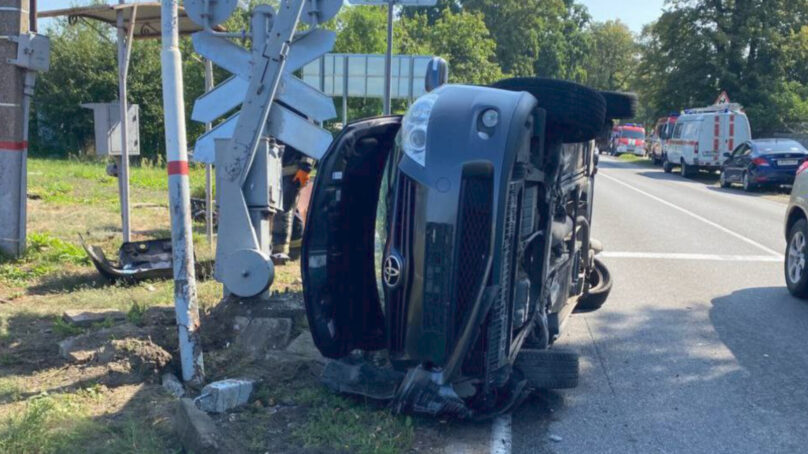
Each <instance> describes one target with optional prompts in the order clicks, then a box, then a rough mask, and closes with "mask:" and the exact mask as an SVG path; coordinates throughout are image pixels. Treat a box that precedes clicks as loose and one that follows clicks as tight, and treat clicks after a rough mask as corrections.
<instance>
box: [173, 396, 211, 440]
mask: <svg viewBox="0 0 808 454" xmlns="http://www.w3.org/2000/svg"><path fill="white" fill-rule="evenodd" d="M174 430H175V431H176V432H177V436H178V438H179V439H180V442H181V443H182V445H183V446H184V447H185V450H186V451H187V452H194V453H197V454H208V453H210V454H214V453H218V452H221V450H220V443H219V436H218V434H217V431H216V424H215V423H214V422H213V419H211V417H210V416H208V414H207V413H205V412H204V411H202V410H200V409H198V408H196V406H195V405H194V401H193V400H191V399H181V400H180V401H179V402H178V403H177V408H176V410H175V412H174Z"/></svg>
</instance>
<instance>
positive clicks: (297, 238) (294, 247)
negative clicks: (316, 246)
mask: <svg viewBox="0 0 808 454" xmlns="http://www.w3.org/2000/svg"><path fill="white" fill-rule="evenodd" d="M302 242H303V216H302V215H301V214H300V211H299V210H297V209H296V210H295V217H294V219H293V221H292V240H291V241H290V242H289V259H290V260H297V259H299V258H300V245H301V243H302Z"/></svg>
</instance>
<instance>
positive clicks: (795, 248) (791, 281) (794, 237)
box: [785, 219, 808, 298]
mask: <svg viewBox="0 0 808 454" xmlns="http://www.w3.org/2000/svg"><path fill="white" fill-rule="evenodd" d="M806 246H808V222H806V221H805V219H800V220H799V221H797V222H796V223H795V224H794V225H793V226H791V229H790V230H789V232H788V246H786V260H785V273H786V286H787V287H788V291H789V292H791V294H792V295H794V296H796V297H798V298H808V269H806V268H808V267H806V257H805V256H806V252H808V251H806Z"/></svg>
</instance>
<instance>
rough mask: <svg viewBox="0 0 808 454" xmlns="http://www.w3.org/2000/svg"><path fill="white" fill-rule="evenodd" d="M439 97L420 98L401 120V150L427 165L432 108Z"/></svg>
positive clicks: (427, 95) (429, 95)
mask: <svg viewBox="0 0 808 454" xmlns="http://www.w3.org/2000/svg"><path fill="white" fill-rule="evenodd" d="M437 100H438V95H437V94H435V93H429V94H426V95H424V96H421V97H420V98H418V99H417V100H416V101H415V102H414V103H413V104H412V106H410V108H409V110H407V114H406V115H404V119H403V120H401V148H402V149H403V150H404V153H406V155H407V156H409V157H410V159H412V160H413V161H415V162H417V163H418V164H421V166H425V165H426V138H427V135H426V131H427V126H428V124H429V116H430V115H432V107H433V106H434V105H435V101H437Z"/></svg>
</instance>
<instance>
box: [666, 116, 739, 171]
mask: <svg viewBox="0 0 808 454" xmlns="http://www.w3.org/2000/svg"><path fill="white" fill-rule="evenodd" d="M741 109H742V108H741V106H740V105H739V104H722V105H717V106H711V107H705V108H702V109H690V110H685V112H684V114H682V115H680V116H679V118H678V119H677V120H676V126H674V128H673V135H672V136H671V139H670V140H669V141H668V144H667V147H666V149H665V150H663V157H662V160H663V161H662V166H663V168H664V169H665V172H668V173H670V172H671V171H672V170H673V168H674V167H675V166H680V168H681V172H682V176H689V175H691V174H693V173H694V172H698V171H699V170H702V169H703V170H710V171H716V170H721V165H722V164H723V163H724V160H726V157H725V156H724V153H732V151H733V150H734V149H735V146H736V145H740V144H742V143H744V142H746V141H747V140H750V139H751V138H752V133H751V130H750V127H749V120H748V119H747V118H746V114H745V113H743V111H742V110H741Z"/></svg>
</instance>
